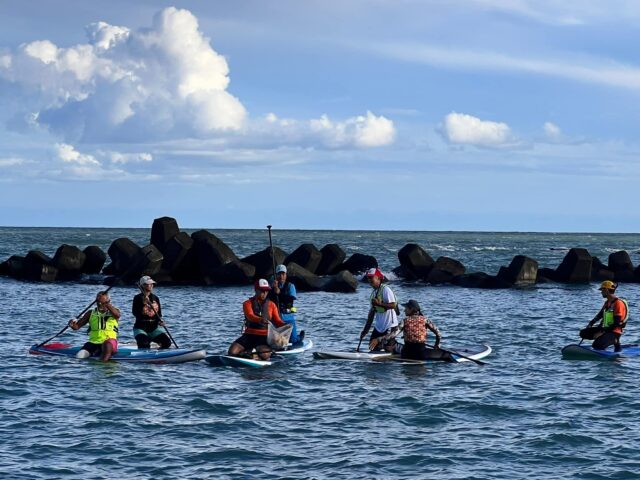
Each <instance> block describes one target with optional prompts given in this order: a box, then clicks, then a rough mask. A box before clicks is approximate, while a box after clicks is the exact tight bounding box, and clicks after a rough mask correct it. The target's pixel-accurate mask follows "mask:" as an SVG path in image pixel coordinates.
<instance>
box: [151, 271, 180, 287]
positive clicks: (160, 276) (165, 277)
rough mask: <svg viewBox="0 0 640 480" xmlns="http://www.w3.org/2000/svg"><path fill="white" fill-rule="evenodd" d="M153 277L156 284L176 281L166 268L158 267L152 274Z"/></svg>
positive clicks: (172, 283)
mask: <svg viewBox="0 0 640 480" xmlns="http://www.w3.org/2000/svg"><path fill="white" fill-rule="evenodd" d="M153 279H154V280H155V282H156V283H158V285H175V284H176V283H177V282H176V281H175V279H174V278H173V277H172V276H171V274H170V273H169V272H167V271H166V270H163V269H160V270H159V271H158V272H156V273H154V274H153Z"/></svg>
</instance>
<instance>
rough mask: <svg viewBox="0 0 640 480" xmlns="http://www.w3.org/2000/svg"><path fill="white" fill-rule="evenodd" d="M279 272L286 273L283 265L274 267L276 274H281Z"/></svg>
mask: <svg viewBox="0 0 640 480" xmlns="http://www.w3.org/2000/svg"><path fill="white" fill-rule="evenodd" d="M281 272H284V273H287V267H286V266H284V265H278V266H277V267H276V273H281Z"/></svg>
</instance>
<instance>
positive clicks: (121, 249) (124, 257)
mask: <svg viewBox="0 0 640 480" xmlns="http://www.w3.org/2000/svg"><path fill="white" fill-rule="evenodd" d="M141 250H142V249H141V248H140V247H139V246H138V245H136V244H135V243H134V242H133V241H131V240H130V239H128V238H126V237H122V238H118V239H116V240H114V241H113V242H112V243H111V245H110V246H109V249H108V250H107V253H108V254H109V257H110V258H111V265H109V266H108V267H107V268H106V269H105V270H104V273H105V274H107V275H116V276H118V275H122V274H123V273H128V272H129V270H132V269H134V268H135V269H136V270H141V269H138V268H136V267H137V266H136V262H137V261H139V259H140V251H141ZM127 276H129V277H130V276H131V275H127Z"/></svg>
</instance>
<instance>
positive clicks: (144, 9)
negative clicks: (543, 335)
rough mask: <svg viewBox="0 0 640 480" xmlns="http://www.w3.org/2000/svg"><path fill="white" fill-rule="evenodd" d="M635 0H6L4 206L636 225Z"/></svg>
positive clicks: (339, 219)
mask: <svg viewBox="0 0 640 480" xmlns="http://www.w3.org/2000/svg"><path fill="white" fill-rule="evenodd" d="M638 21H640V4H638V3H637V2H633V1H620V0H614V1H609V2H602V1H597V2H596V1H589V0H584V1H577V0H576V1H566V2H554V1H544V0H537V1H527V0H465V1H462V0H447V1H445V0H424V1H413V0H394V1H391V0H389V1H387V0H370V1H360V0H350V1H340V2H339V1H305V2H299V1H294V0H291V1H287V0H280V1H277V2H276V1H271V2H267V1H257V0H256V1H243V0H238V1H234V2H224V1H211V2H195V1H194V2H188V1H185V2H163V1H150V0H149V1H137V2H133V1H124V0H115V1H110V2H86V1H58V2H49V1H31V2H25V3H23V4H18V3H17V2H8V1H1V2H0V27H1V28H0V225H15V226H31V225H37V226H103V227H108V226H122V227H127V226H132V227H135V226H148V225H150V223H151V220H152V219H153V218H155V217H158V216H163V215H170V216H175V217H176V218H177V219H178V221H179V223H180V225H182V226H184V227H210V228H244V227H247V228H254V227H263V226H264V225H265V224H267V223H270V224H273V225H274V226H277V227H278V228H305V229H316V228H326V229H384V230H398V229H407V230H485V231H486V230H500V231H503V230H506V231H514V230H517V231H584V232H588V231H597V232H637V231H638V224H639V221H640V212H639V211H638V208H637V206H638V203H639V202H638V194H637V185H638V182H639V180H640V159H639V156H638V153H639V152H640V148H639V145H640V140H639V135H638V130H639V126H640V122H639V120H640V110H639V109H638V108H637V105H638V100H639V98H640V65H639V64H638V57H637V45H638V43H639V41H640V35H639V34H638V30H637V24H638Z"/></svg>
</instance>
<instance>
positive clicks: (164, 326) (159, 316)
mask: <svg viewBox="0 0 640 480" xmlns="http://www.w3.org/2000/svg"><path fill="white" fill-rule="evenodd" d="M138 288H139V289H140V292H141V293H142V298H143V300H145V301H146V302H147V306H148V307H149V308H150V309H151V310H153V311H154V312H155V313H156V315H157V317H158V320H160V321H161V322H162V328H164V331H165V332H167V335H169V338H170V339H171V341H172V342H173V344H174V345H175V346H176V348H180V347H179V346H178V344H177V343H176V341H175V340H174V339H173V336H172V335H171V332H170V331H169V327H167V325H166V324H165V323H164V320H163V319H162V315H160V314H159V313H158V311H157V310H156V309H155V308H154V307H153V305H152V304H151V301H150V299H149V298H147V296H146V295H145V294H144V288H142V285H138Z"/></svg>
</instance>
